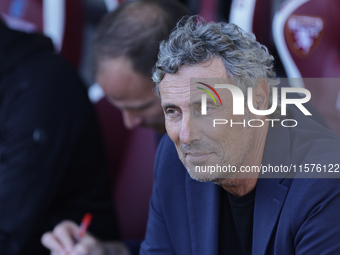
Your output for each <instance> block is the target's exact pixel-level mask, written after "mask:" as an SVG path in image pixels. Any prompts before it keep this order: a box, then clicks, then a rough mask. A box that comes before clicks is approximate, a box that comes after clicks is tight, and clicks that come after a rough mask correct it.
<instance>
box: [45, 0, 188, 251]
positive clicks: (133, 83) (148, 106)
mask: <svg viewBox="0 0 340 255" xmlns="http://www.w3.org/2000/svg"><path fill="white" fill-rule="evenodd" d="M187 14H188V11H187V10H186V9H185V8H184V6H182V5H181V4H179V3H177V2H176V1H155V0H139V1H132V2H125V3H123V4H121V5H120V6H119V7H118V8H117V9H116V10H115V11H113V12H111V13H109V14H108V15H107V16H106V17H104V19H103V21H102V22H101V24H100V25H99V27H98V30H97V33H96V35H95V37H94V63H95V73H96V78H97V82H98V83H99V85H100V86H101V87H102V89H103V90H104V92H105V95H106V97H107V98H108V99H109V101H110V102H111V103H112V104H113V105H115V106H116V107H118V108H119V109H120V110H121V111H122V114H123V120H124V124H125V126H126V127H127V128H129V129H132V128H134V127H137V126H146V127H151V128H154V129H155V130H157V131H158V132H159V133H164V132H165V128H164V115H163V110H162V108H161V106H160V101H159V99H158V97H157V96H156V95H155V93H154V84H153V81H152V79H151V74H152V68H153V66H154V64H155V63H156V61H157V54H158V50H159V43H160V41H162V40H163V39H165V38H166V37H167V36H168V35H169V33H170V31H171V30H172V29H173V28H174V27H175V25H176V23H177V21H178V20H179V19H180V18H181V17H182V16H184V15H187ZM131 188H132V189H133V188H134V187H131ZM78 230H79V227H78V226H77V225H76V224H74V223H73V222H70V221H66V222H63V223H61V224H59V225H58V226H57V227H56V228H55V230H54V231H53V232H49V233H46V234H45V235H44V236H43V238H42V242H43V244H44V245H45V246H46V247H48V248H49V249H51V251H53V252H65V251H66V250H67V249H69V250H71V251H73V252H79V254H106V253H105V252H111V253H112V254H128V252H129V250H128V248H127V247H124V246H121V245H119V244H118V243H108V242H102V241H99V240H97V239H96V238H94V237H93V236H92V235H89V234H88V235H86V236H85V237H84V238H83V239H81V241H80V242H78V243H77V244H75V241H76V240H75V239H74V236H75V234H76V233H77V231H78Z"/></svg>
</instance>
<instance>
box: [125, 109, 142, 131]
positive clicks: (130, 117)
mask: <svg viewBox="0 0 340 255" xmlns="http://www.w3.org/2000/svg"><path fill="white" fill-rule="evenodd" d="M122 113H123V121H124V125H125V127H126V128H127V129H133V128H135V127H138V126H140V125H141V124H142V118H141V117H140V116H138V115H136V114H134V113H132V112H130V111H123V112H122Z"/></svg>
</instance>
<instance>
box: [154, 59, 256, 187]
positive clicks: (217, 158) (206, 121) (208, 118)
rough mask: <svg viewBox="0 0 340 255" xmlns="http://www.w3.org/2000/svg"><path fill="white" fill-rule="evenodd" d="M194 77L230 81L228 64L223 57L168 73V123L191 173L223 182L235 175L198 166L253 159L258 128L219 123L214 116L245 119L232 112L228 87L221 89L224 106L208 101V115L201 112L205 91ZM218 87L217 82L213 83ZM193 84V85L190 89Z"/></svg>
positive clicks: (163, 86) (163, 87) (164, 87)
mask: <svg viewBox="0 0 340 255" xmlns="http://www.w3.org/2000/svg"><path fill="white" fill-rule="evenodd" d="M190 78H198V79H195V80H200V78H202V81H203V80H204V78H218V79H223V80H224V81H227V82H228V83H229V84H231V81H230V80H229V79H228V76H227V73H226V70H225V67H224V65H223V63H222V61H221V60H220V59H219V58H215V59H214V60H213V61H212V62H206V63H203V64H199V65H196V66H182V67H181V68H180V69H179V71H178V72H177V73H176V74H165V76H164V78H163V80H162V81H161V83H160V94H161V103H162V107H163V111H164V114H165V125H166V130H167V132H168V134H169V137H170V138H171V139H172V141H173V142H174V143H175V145H176V149H177V152H178V155H179V157H180V159H181V161H182V163H183V164H184V166H185V167H186V168H187V170H188V172H189V174H190V176H191V177H192V178H193V179H195V180H198V181H219V180H220V179H223V178H227V177H234V176H233V175H228V174H226V173H214V174H210V173H202V172H197V171H195V167H196V166H216V164H219V165H220V166H221V165H226V166H227V165H229V164H230V165H233V166H236V167H239V166H241V165H246V164H249V162H251V159H252V157H253V156H254V153H255V155H256V152H254V151H253V150H254V149H253V148H254V144H255V142H256V138H255V137H256V129H251V128H250V127H245V128H244V127H243V126H242V127H240V125H236V126H234V127H230V126H228V125H217V126H216V127H213V125H212V124H213V119H217V118H218V119H227V120H230V119H233V121H234V122H242V121H243V119H249V117H250V116H249V111H247V110H246V114H245V116H243V115H242V116H239V115H232V94H231V93H230V91H229V90H227V89H219V90H218V93H219V95H220V96H221V99H222V102H223V106H221V105H218V106H215V104H214V103H212V102H211V101H209V100H208V102H207V106H208V108H207V109H208V110H207V115H204V116H203V115H202V114H201V95H202V93H204V92H202V90H200V89H196V87H197V85H198V84H194V89H193V88H192V85H190ZM209 85H210V86H214V84H209ZM190 87H191V88H190Z"/></svg>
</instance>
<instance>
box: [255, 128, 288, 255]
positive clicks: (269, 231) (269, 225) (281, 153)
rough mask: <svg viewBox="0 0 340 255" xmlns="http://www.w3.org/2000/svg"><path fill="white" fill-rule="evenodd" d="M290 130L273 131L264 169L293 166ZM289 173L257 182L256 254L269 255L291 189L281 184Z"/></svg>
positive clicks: (261, 177)
mask: <svg viewBox="0 0 340 255" xmlns="http://www.w3.org/2000/svg"><path fill="white" fill-rule="evenodd" d="M290 146H291V142H290V131H289V128H283V127H274V128H269V131H268V134H267V140H266V146H265V150H264V154H263V159H262V166H269V165H270V166H280V165H281V164H282V166H288V167H289V166H290V162H291V161H290V151H291V150H290ZM287 175H288V173H274V174H271V173H269V174H264V175H261V174H260V177H259V179H258V181H257V186H256V195H255V205H254V225H253V248H252V254H253V255H263V254H266V253H267V250H268V245H269V242H270V238H271V236H272V235H273V233H274V230H275V228H276V225H277V222H278V219H279V216H280V213H281V210H282V207H283V204H284V202H285V199H286V195H287V192H288V190H289V187H286V186H284V185H282V184H281V181H282V180H283V179H284V178H285V177H287Z"/></svg>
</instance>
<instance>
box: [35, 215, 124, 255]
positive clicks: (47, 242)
mask: <svg viewBox="0 0 340 255" xmlns="http://www.w3.org/2000/svg"><path fill="white" fill-rule="evenodd" d="M91 219H92V215H90V214H85V216H84V217H83V220H82V222H81V224H80V226H78V225H77V224H75V223H74V222H72V221H63V222H61V223H60V224H58V225H57V226H56V227H55V228H54V230H53V231H52V232H47V233H45V234H44V235H43V236H42V238H41V242H42V244H43V245H44V246H45V247H46V248H48V249H50V251H51V254H52V255H130V252H129V250H128V248H127V247H126V246H125V245H124V244H122V243H120V242H105V243H104V242H101V241H99V240H98V239H96V238H95V237H93V236H92V235H91V234H89V233H88V232H87V229H88V227H89V225H90V223H91Z"/></svg>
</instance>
